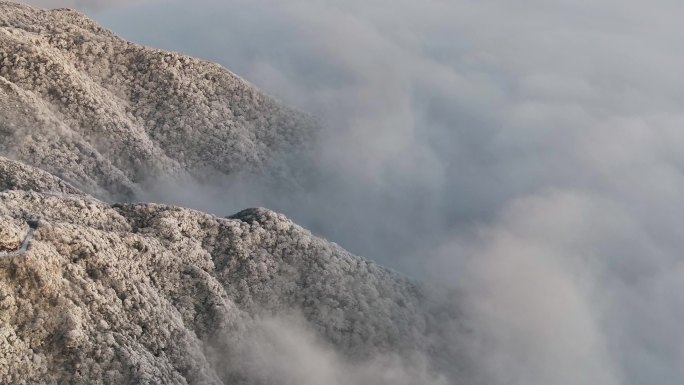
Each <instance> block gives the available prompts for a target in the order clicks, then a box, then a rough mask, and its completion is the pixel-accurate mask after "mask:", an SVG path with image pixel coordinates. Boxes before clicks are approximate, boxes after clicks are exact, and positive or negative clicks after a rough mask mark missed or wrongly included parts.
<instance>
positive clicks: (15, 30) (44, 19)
mask: <svg viewBox="0 0 684 385" xmlns="http://www.w3.org/2000/svg"><path fill="white" fill-rule="evenodd" d="M314 132H315V125H314V124H313V122H312V121H311V120H310V119H309V118H308V117H306V116H304V115H303V114H301V113H299V112H297V111H294V110H292V109H289V108H287V107H284V106H282V105H280V104H279V103H278V102H277V101H275V100H273V99H272V98H271V97H269V96H267V95H264V94H263V93H261V92H259V91H258V90H256V89H255V88H254V87H252V86H251V85H250V84H248V83H247V82H245V81H244V80H242V79H240V78H238V77H237V76H235V75H234V74H232V73H231V72H229V71H227V70H226V69H224V68H222V67H220V66H219V65H216V64H212V63H208V62H204V61H201V60H197V59H193V58H190V57H187V56H183V55H179V54H175V53H170V52H163V51H160V50H155V49H150V48H145V47H142V46H139V45H136V44H132V43H129V42H126V41H124V40H122V39H120V38H118V37H117V36H115V35H114V34H112V33H110V32H108V31H106V30H104V29H102V28H101V27H99V26H97V25H96V24H95V23H94V22H93V21H91V20H90V19H88V18H86V17H85V16H83V15H81V14H79V13H77V12H74V11H70V10H65V9H58V10H40V9H35V8H31V7H28V6H23V5H19V4H16V3H9V2H4V1H0V155H5V156H8V157H10V158H13V159H18V160H22V161H24V162H26V163H28V164H31V165H35V166H37V167H40V168H42V169H44V170H47V171H49V172H51V173H53V174H55V175H58V176H60V177H62V178H63V179H65V180H67V181H69V182H70V183H72V184H74V185H77V186H80V187H82V188H83V189H85V190H86V191H88V192H90V193H92V194H95V195H97V196H101V197H106V198H112V199H130V198H131V197H132V196H133V195H134V194H135V193H136V192H138V191H140V189H141V188H143V187H142V186H141V184H144V183H146V182H150V181H152V182H153V181H154V180H156V179H160V178H161V179H164V178H175V177H180V176H187V175H192V176H193V177H198V178H199V179H200V180H202V179H207V178H211V176H212V175H213V174H215V173H220V174H224V175H230V174H235V173H239V172H262V171H264V170H265V169H266V165H268V168H269V169H272V168H273V167H275V166H277V163H276V162H275V160H277V159H279V157H282V156H284V155H285V154H287V153H288V152H292V151H293V150H294V149H295V148H300V149H301V146H302V145H304V144H305V143H306V142H308V141H309V140H311V137H312V135H313V134H314ZM271 171H273V170H271Z"/></svg>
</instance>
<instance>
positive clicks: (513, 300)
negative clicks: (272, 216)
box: [98, 0, 684, 384]
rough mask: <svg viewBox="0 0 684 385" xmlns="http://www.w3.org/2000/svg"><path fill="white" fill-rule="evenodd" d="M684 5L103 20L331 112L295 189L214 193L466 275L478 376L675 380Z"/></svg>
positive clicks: (148, 9)
mask: <svg viewBox="0 0 684 385" xmlns="http://www.w3.org/2000/svg"><path fill="white" fill-rule="evenodd" d="M682 8H684V5H683V4H680V3H678V2H674V1H669V0H658V1H656V2H655V3H649V4H648V5H645V4H644V3H643V2H637V1H631V0H629V1H624V0H623V1H617V0H599V1H592V2H567V1H561V0H558V1H552V2H538V1H534V0H525V1H521V2H516V3H515V4H512V3H510V2H506V1H504V0H490V1H480V2H471V1H464V0H455V1H449V2H446V1H438V0H429V1H423V2H409V1H392V2H390V1H385V0H375V1H373V2H354V1H351V2H344V3H337V2H331V1H324V0H321V1H287V2H284V1H267V2H260V3H259V4H254V3H253V2H246V1H237V0H236V1H230V2H218V1H208V0H205V1H203V2H199V3H197V2H193V3H192V5H189V4H187V3H182V2H172V3H168V4H166V5H165V6H164V7H163V8H160V7H156V6H153V5H146V6H138V7H130V8H121V9H118V10H111V11H106V12H104V13H102V14H100V15H99V16H98V18H99V19H100V20H101V21H103V22H104V23H105V24H106V25H108V26H110V27H111V28H113V29H114V30H115V31H117V32H119V33H121V34H123V35H124V36H125V37H128V38H131V39H133V40H136V41H140V42H144V43H147V44H150V45H154V46H159V47H163V48H169V49H175V50H180V51H183V52H187V53H190V54H193V55H197V56H201V57H205V58H208V59H211V60H215V61H218V62H221V63H222V64H224V65H226V66H227V67H229V68H231V69H232V70H234V71H236V72H237V73H239V74H241V75H242V76H244V77H245V78H247V79H249V80H250V81H252V82H254V83H255V84H257V85H259V86H261V87H263V88H265V89H266V90H268V91H269V92H271V93H273V94H275V95H277V96H279V97H281V98H282V99H284V100H286V101H288V102H289V103H293V104H295V105H297V106H300V107H301V108H303V109H306V110H308V111H311V112H312V113H314V114H316V115H317V116H319V117H320V118H321V120H322V121H323V122H325V124H326V131H325V133H324V134H323V135H322V138H321V140H320V142H319V143H318V147H317V155H316V157H315V159H314V162H312V163H313V164H314V165H315V167H314V168H313V171H312V172H310V179H311V180H310V181H308V182H307V183H308V184H306V186H305V188H304V190H303V191H302V190H294V191H291V190H283V189H279V188H278V187H277V186H276V187H274V186H272V185H270V184H269V183H268V181H260V180H256V181H255V180H249V181H246V180H243V181H240V182H239V183H238V182H236V181H231V183H226V184H225V185H224V186H223V189H218V190H213V189H208V190H207V191H202V192H201V193H202V194H205V196H204V199H202V200H201V202H202V203H203V204H204V207H202V208H205V209H210V210H214V211H216V212H222V213H229V212H231V211H237V210H238V209H240V208H242V207H246V206H255V205H264V206H269V207H272V208H275V209H278V210H281V211H283V212H285V213H287V214H288V215H290V216H291V217H293V218H294V219H296V220H297V221H299V222H300V223H302V224H304V225H306V226H308V227H310V228H312V229H314V230H315V231H317V232H319V233H322V234H324V235H326V236H327V237H328V238H330V239H332V240H334V241H337V242H339V243H340V244H341V245H343V246H344V247H347V248H349V249H351V250H352V251H354V252H357V253H360V254H363V255H367V256H369V257H371V258H373V259H376V260H378V261H380V262H382V263H384V264H387V265H390V266H393V267H395V268H398V269H401V270H402V271H406V272H409V273H410V274H413V275H415V276H419V277H422V278H424V279H428V280H435V281H438V282H442V283H446V284H448V285H452V286H454V287H457V288H458V289H459V290H460V291H462V292H463V293H465V300H464V302H463V303H462V304H460V306H462V307H463V309H464V311H465V313H466V316H467V318H468V320H469V322H470V324H471V325H472V330H473V333H472V335H470V336H457V337H454V338H455V340H457V341H458V343H461V344H463V346H464V350H467V351H468V352H469V355H470V356H471V357H470V358H471V360H472V361H473V362H475V363H476V368H475V369H476V373H475V374H473V376H475V377H477V378H478V379H479V381H481V382H482V383H487V384H575V383H601V384H643V383H648V384H677V383H678V382H679V381H680V379H681V378H682V377H683V376H684V372H683V371H682V369H681V368H682V365H681V362H682V358H683V357H684V350H683V346H684V333H682V332H681V327H680V325H679V323H681V322H680V321H681V320H682V319H683V318H684V301H683V300H682V299H681V296H680V295H679V294H678V293H680V292H681V291H682V289H684V278H683V277H684V275H682V274H683V271H682V269H684V265H683V264H682V259H681V257H680V256H679V254H680V250H682V248H683V246H684V244H682V243H684V236H683V235H684V234H682V229H684V219H682V218H684V215H683V214H684V212H682V211H683V210H684V202H683V200H684V194H683V192H684V177H683V176H682V167H683V166H684V155H682V154H684V153H683V152H682V151H681V149H682V148H684V131H682V129H681V123H682V121H684V114H682V112H681V111H680V110H681V103H680V101H681V100H682V97H683V95H682V92H683V91H682V90H684V87H683V86H684V79H683V77H682V76H681V75H679V73H680V72H681V71H679V67H680V66H681V63H682V62H684V57H683V56H684V54H682V52H681V50H679V49H677V47H678V44H679V43H678V42H679V41H681V40H682V37H684V36H683V35H684V28H682V27H681V23H680V22H679V21H678V19H677V18H678V15H681V14H682V11H684V9H682ZM307 167H312V166H311V165H307ZM202 194H199V195H200V196H201V195H202ZM196 196H198V194H191V195H185V196H178V195H176V196H173V197H167V198H168V199H170V200H175V201H177V202H181V203H189V204H195V205H199V202H198V201H193V199H191V198H193V197H196ZM473 381H476V380H473Z"/></svg>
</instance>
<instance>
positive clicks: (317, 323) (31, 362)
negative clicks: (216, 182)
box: [0, 166, 433, 384]
mask: <svg viewBox="0 0 684 385" xmlns="http://www.w3.org/2000/svg"><path fill="white" fill-rule="evenodd" d="M5 170H7V168H5ZM14 170H19V168H14ZM19 171H20V172H24V175H26V173H27V172H31V168H29V167H27V166H24V168H23V169H21V170H19ZM33 178H34V183H33V186H47V187H45V188H42V189H38V190H39V191H26V190H4V191H2V192H0V222H2V226H1V227H2V228H3V229H5V228H8V229H9V228H13V229H15V231H14V233H13V234H9V233H2V234H0V237H3V239H0V243H1V242H5V241H7V242H9V243H11V242H12V241H15V240H16V238H17V234H21V233H22V232H23V231H25V230H26V227H27V226H26V221H27V220H28V219H30V218H31V217H34V216H39V217H40V218H41V219H40V224H39V227H38V229H37V231H36V233H35V235H34V237H33V239H32V241H31V245H30V247H29V251H28V252H27V253H26V255H24V256H16V257H8V258H3V259H0V275H2V279H0V298H1V299H0V309H1V310H0V317H1V319H0V330H2V337H0V382H2V383H15V384H20V383H35V382H40V383H97V382H99V381H103V382H105V383H168V384H185V383H196V384H199V383H202V384H205V383H214V384H223V383H259V382H257V381H255V380H254V379H253V378H252V377H250V373H245V372H244V368H243V367H242V366H240V365H238V362H239V361H240V359H239V355H240V353H241V351H242V349H245V346H244V344H245V340H246V339H249V337H248V336H249V335H250V330H252V329H254V327H255V325H256V324H257V322H256V320H258V319H259V318H260V317H263V316H274V315H279V314H289V313H290V312H292V311H293V310H296V311H298V312H301V314H302V316H303V317H304V318H305V319H306V321H307V322H308V324H309V325H311V326H312V328H313V330H315V333H316V334H317V335H319V336H321V338H323V339H324V340H325V341H328V343H330V344H332V346H335V347H336V349H338V350H339V351H340V352H343V354H346V355H348V356H350V357H351V356H353V357H356V359H359V358H363V357H371V356H373V355H374V354H378V353H383V352H392V353H393V354H402V352H404V353H409V352H415V351H428V350H429V347H430V346H431V344H433V343H432V342H431V341H430V339H429V338H428V337H427V336H428V334H429V333H428V330H427V328H428V324H429V319H428V318H426V317H427V316H426V313H425V311H424V310H425V309H424V308H423V305H422V304H421V301H422V294H421V290H420V289H419V288H418V287H417V286H416V285H415V284H414V283H412V282H411V281H409V280H408V279H406V278H403V277H401V276H399V275H397V274H395V273H392V272H389V271H387V270H385V269H383V268H381V267H379V266H377V265H374V264H372V263H369V262H368V261H366V260H364V259H362V258H359V257H356V256H353V255H350V254H349V253H347V252H345V251H344V250H342V249H341V248H339V247H338V246H336V245H334V244H331V243H328V242H326V241H324V240H321V239H318V238H316V237H314V236H312V235H311V234H310V233H309V232H308V231H306V230H304V229H302V228H300V227H299V226H297V225H295V224H293V223H292V222H290V221H289V220H287V218H285V217H284V216H282V215H279V214H276V213H273V212H271V211H268V210H266V209H250V210H245V211H243V212H241V213H238V214H236V215H235V216H233V217H231V218H217V217H215V216H212V215H208V214H203V213H200V212H197V211H193V210H188V209H182V208H178V207H171V206H165V205H156V204H117V205H110V204H107V203H103V202H101V201H98V200H96V199H94V198H91V197H89V196H87V195H85V194H82V193H81V194H69V193H68V192H69V191H66V192H65V191H64V189H63V185H62V184H60V183H53V182H54V181H55V179H54V177H51V176H49V175H48V174H46V173H44V172H41V171H38V170H34V171H33ZM16 179H17V178H16V173H12V172H5V173H4V174H0V181H3V183H4V185H7V184H8V183H6V182H4V181H7V180H16ZM12 237H14V238H12ZM212 352H214V353H212ZM215 352H221V353H220V355H219V356H217V355H216V353H215ZM217 360H218V361H219V362H218V363H217ZM240 381H243V382H240Z"/></svg>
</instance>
